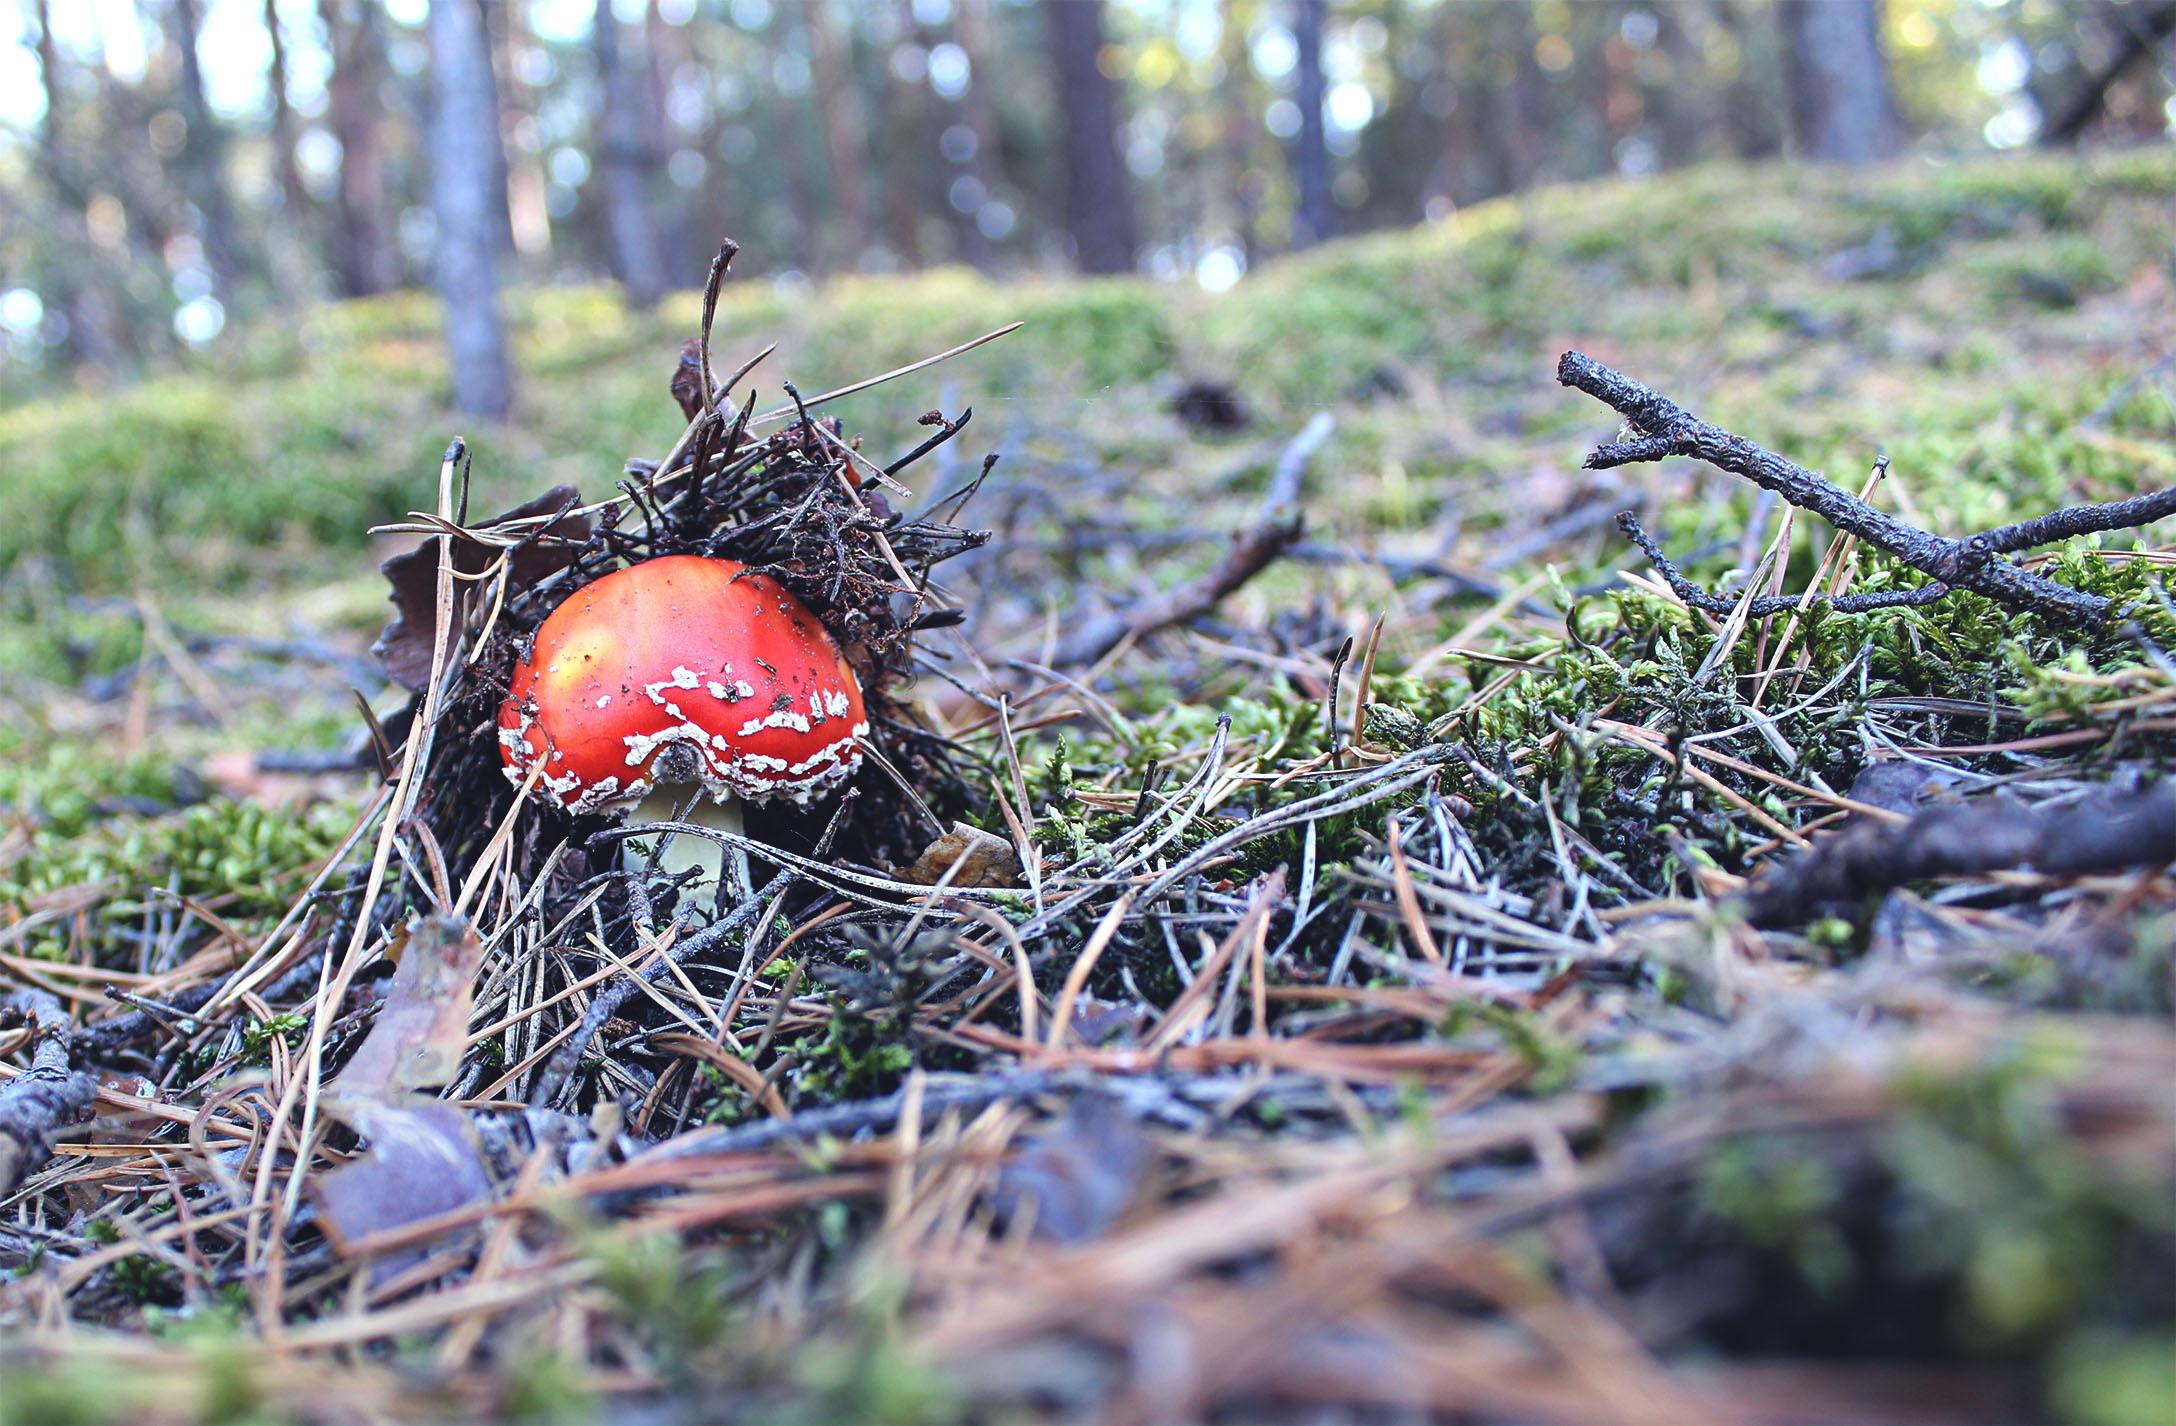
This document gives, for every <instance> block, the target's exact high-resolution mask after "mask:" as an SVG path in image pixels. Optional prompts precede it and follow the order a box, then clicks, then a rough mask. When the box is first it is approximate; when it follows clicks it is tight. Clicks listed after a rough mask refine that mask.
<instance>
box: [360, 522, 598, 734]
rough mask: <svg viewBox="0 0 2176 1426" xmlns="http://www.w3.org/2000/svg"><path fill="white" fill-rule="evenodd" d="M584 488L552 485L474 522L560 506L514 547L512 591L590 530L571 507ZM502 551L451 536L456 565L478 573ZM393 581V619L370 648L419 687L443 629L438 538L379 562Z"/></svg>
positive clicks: (391, 673) (391, 671) (570, 553)
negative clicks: (555, 514) (440, 624)
mask: <svg viewBox="0 0 2176 1426" xmlns="http://www.w3.org/2000/svg"><path fill="white" fill-rule="evenodd" d="M581 503H582V493H581V492H580V491H578V490H576V489H575V488H574V487H573V486H571V485H555V486H553V487H552V488H551V489H549V490H547V491H545V492H544V493H543V494H542V495H539V496H538V497H537V498H536V499H534V500H531V501H528V502H526V503H524V504H521V505H517V506H515V507H514V508H513V509H511V510H509V511H507V512H506V513H505V514H503V515H495V516H493V517H492V518H491V519H489V520H482V521H478V522H477V523H476V526H475V528H477V529H488V528H490V527H491V526H493V525H498V524H503V523H505V522H506V521H508V520H523V519H531V518H534V517H536V516H539V515H549V514H551V513H552V512H554V511H560V512H563V513H561V514H560V516H559V518H558V519H556V520H553V521H551V522H550V523H549V524H547V525H545V526H544V527H543V529H542V530H541V531H540V532H535V533H537V535H538V538H535V539H531V540H530V541H529V542H528V543H526V544H524V545H522V546H521V547H520V548H519V549H517V550H515V551H514V552H513V554H512V556H511V557H510V559H509V561H508V569H507V592H508V593H510V594H511V593H516V592H518V591H520V590H523V589H527V588H528V587H529V586H530V585H532V584H535V583H536V582H537V581H538V580H540V579H543V578H544V577H545V576H547V575H551V574H556V573H558V572H559V571H560V570H562V569H564V568H566V566H567V565H568V564H569V563H570V562H571V561H572V560H573V558H574V552H575V550H576V549H577V548H578V547H579V546H580V545H581V544H582V543H583V542H584V541H586V540H587V539H588V538H589V534H590V521H589V517H588V516H586V515H576V514H573V513H572V512H573V511H574V510H576V509H578V508H580V506H581ZM500 553H501V551H500V549H499V547H498V546H496V545H488V544H485V543H484V542H483V541H481V540H468V539H458V540H455V541H454V542H453V567H454V568H455V569H456V570H459V571H460V572H461V573H462V574H468V575H477V574H482V573H483V572H484V571H485V570H487V569H489V568H491V564H492V562H493V561H494V560H496V559H497V558H498V557H499V555H500ZM378 569H379V571H380V572H381V573H383V574H384V575H385V578H386V582H387V583H388V584H390V585H392V587H393V588H392V593H391V594H390V595H388V596H387V597H388V598H390V599H391V600H392V601H393V622H392V623H390V624H388V625H386V626H385V632H383V633H381V634H380V635H378V642H377V643H375V644H373V645H371V650H370V651H371V652H372V653H374V654H376V655H377V656H378V662H379V663H380V664H382V665H383V666H384V668H385V672H386V676H387V677H389V678H391V679H392V680H393V681H394V682H395V683H398V684H399V685H401V687H403V688H406V689H409V690H411V691H413V692H416V693H421V692H422V691H423V685H424V684H425V683H426V682H428V681H429V679H430V676H431V645H432V644H433V643H434V642H435V641H436V639H437V632H438V540H437V539H435V538H426V539H425V540H424V541H423V543H421V544H420V545H417V546H416V547H415V548H414V549H412V550H408V551H406V552H405V553H402V554H397V555H395V556H393V557H392V558H391V559H389V560H387V561H386V562H385V563H383V564H381V565H379V566H378Z"/></svg>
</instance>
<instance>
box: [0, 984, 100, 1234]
mask: <svg viewBox="0 0 2176 1426" xmlns="http://www.w3.org/2000/svg"><path fill="white" fill-rule="evenodd" d="M0 1009H5V1010H8V1011H12V1012H15V1013H16V1014H18V1015H20V1016H22V1017H23V1018H25V1019H27V1020H29V1021H30V1022H31V1023H32V1024H34V1025H36V1026H37V1038H36V1048H35V1049H33V1050H32V1051H31V1054H30V1068H29V1069H27V1070H25V1071H23V1072H22V1073H21V1074H19V1075H17V1076H16V1077H15V1078H14V1079H12V1080H10V1081H8V1082H7V1083H6V1084H5V1085H0V1197H5V1196H6V1195H8V1194H10V1193H13V1192H14V1191H15V1188H16V1185H18V1184H20V1183H21V1182H22V1181H23V1180H24V1179H26V1178H28V1177H30V1175H31V1174H33V1173H35V1172H36V1171H37V1170H38V1169H39V1168H40V1167H41V1166H42V1165H43V1164H44V1163H45V1161H46V1159H47V1158H48V1157H50V1156H51V1155H52V1152H53V1136H54V1135H55V1134H57V1133H59V1132H60V1130H62V1129H64V1128H66V1127H67V1126H68V1125H70V1124H73V1123H75V1122H76V1121H77V1120H78V1119H81V1118H82V1117H83V1115H84V1112H85V1111H86V1110H88V1109H89V1108H90V1107H91V1097H92V1095H93V1094H94V1093H95V1092H96V1086H95V1084H94V1083H93V1081H92V1079H91V1077H90V1076H89V1075H87V1074H83V1073H81V1072H79V1071H77V1070H76V1069H75V1068H74V1057H73V1053H72V1050H71V1045H70V1033H71V1031H72V1029H73V1026H72V1024H71V1022H70V1021H69V1019H68V1012H67V1011H66V1010H64V1009H62V1008H61V1003H60V1001H59V1000H57V999H55V998H54V997H53V996H51V995H48V994H46V993H45V992H44V991H42V990H17V991H11V992H10V993H9V994H8V995H7V996H6V997H5V998H0Z"/></svg>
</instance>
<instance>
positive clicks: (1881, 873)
mask: <svg viewBox="0 0 2176 1426" xmlns="http://www.w3.org/2000/svg"><path fill="white" fill-rule="evenodd" d="M2171 861H2176V779H2167V778H2164V779H2162V780H2161V781H2159V782H2156V783H2154V784H2152V785H2151V786H2148V787H2145V788H2115V787H2105V788H2099V789H2096V790H2095V791H2093V792H2090V793H2087V794H2086V795H2084V796H2082V797H2076V798H2071V799H2068V800H2065V801H2062V802H2051V803H2043V804H2040V805H2038V806H2025V805H2023V804H2021V803H2019V802H2017V801H2016V800H2015V799H2013V798H2007V797H2005V798H1997V799H1993V800H1992V805H1990V800H1989V799H1984V798H1983V799H1977V800H1974V801H1969V802H1958V803H1954V804H1951V805H1949V806H1946V807H1935V808H1930V809H1929V810H1927V811H1925V812H1922V813H1920V814H1919V815H1918V816H1916V817H1914V818H1912V819H1911V820H1910V821H1909V822H1901V823H1887V822H1862V823H1860V824H1859V825H1857V826H1855V827H1853V828H1851V829H1850V830H1848V831H1844V832H1839V833H1838V834H1836V835H1835V836H1833V837H1828V838H1826V839H1824V840H1823V841H1822V842H1821V843H1820V844H1819V845H1818V846H1816V847H1814V848H1813V849H1812V850H1810V851H1807V852H1804V853H1802V854H1801V855H1799V856H1797V857H1795V858H1793V859H1792V860H1790V861H1787V862H1784V863H1783V864H1781V865H1780V866H1778V867H1776V868H1775V869H1774V870H1773V871H1770V872H1769V873H1767V874H1766V875H1764V876H1762V877H1761V878H1759V879H1758V880H1756V881H1755V882H1754V883H1753V884H1752V886H1750V887H1749V888H1747V890H1746V891H1745V893H1744V903H1743V904H1744V907H1745V915H1746V919H1747V920H1749V921H1751V922H1752V923H1753V924H1754V925H1756V926H1792V925H1797V924H1799V923H1801V922H1804V921H1808V920H1810V919H1812V918H1813V917H1815V916H1817V915H1820V914H1821V913H1822V911H1823V910H1824V909H1825V908H1841V907H1850V906H1853V905H1857V904H1859V903H1862V902H1864V901H1866V900H1868V899H1869V898H1872V897H1876V896H1880V895H1881V894H1883V893H1885V892H1888V891H1890V890H1892V889H1894V888H1896V887H1899V886H1904V885H1907V884H1909V883H1911V882H1915V881H1926V880H1930V879H1932V878H1934V877H1943V876H1970V875H1974V874H1976V873H1981V872H1990V871H2016V870H2030V871H2039V872H2046V873H2048V874H2049V875H2052V876H2082V875H2084V874H2086V873H2088V872H2097V871H2115V870H2119V869H2121V868H2124V867H2139V866H2155V865H2161V864H2165V863H2168V862H2171Z"/></svg>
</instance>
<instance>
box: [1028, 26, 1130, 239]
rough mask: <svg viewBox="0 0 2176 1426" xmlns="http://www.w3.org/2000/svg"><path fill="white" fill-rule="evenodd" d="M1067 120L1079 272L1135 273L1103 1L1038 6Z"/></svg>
mask: <svg viewBox="0 0 2176 1426" xmlns="http://www.w3.org/2000/svg"><path fill="white" fill-rule="evenodd" d="M1043 18H1044V21H1045V23H1046V24H1047V25H1048V26H1049V30H1050V58H1051V64H1052V67H1053V68H1054V69H1055V70H1056V73H1057V79H1058V109H1059V113H1060V116H1061V117H1062V118H1063V119H1064V121H1065V226H1066V230H1067V231H1068V232H1070V233H1071V234H1072V235H1073V249H1074V259H1075V261H1076V262H1077V263H1078V264H1079V266H1080V269H1081V271H1083V272H1130V271H1132V270H1133V231H1134V230H1133V204H1132V199H1131V196H1130V195H1129V194H1128V193H1127V191H1126V166H1125V164H1124V163H1123V162H1121V161H1120V159H1119V157H1118V95H1117V91H1116V88H1115V87H1114V86H1113V85H1112V83H1111V81H1110V79H1109V78H1108V77H1107V76H1106V75H1105V74H1104V73H1103V71H1102V69H1101V68H1099V67H1098V65H1097V60H1098V57H1099V56H1100V55H1101V53H1102V50H1103V0H1043Z"/></svg>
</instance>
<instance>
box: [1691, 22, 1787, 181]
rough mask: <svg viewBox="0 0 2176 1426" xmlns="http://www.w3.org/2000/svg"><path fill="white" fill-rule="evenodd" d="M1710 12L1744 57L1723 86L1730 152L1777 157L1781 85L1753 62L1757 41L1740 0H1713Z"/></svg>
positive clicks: (1755, 157) (1750, 158)
mask: <svg viewBox="0 0 2176 1426" xmlns="http://www.w3.org/2000/svg"><path fill="white" fill-rule="evenodd" d="M1707 13H1708V16H1709V18H1711V19H1713V20H1714V21H1715V23H1716V24H1717V25H1719V26H1721V27H1722V28H1723V30H1724V31H1725V32H1727V33H1728V34H1729V36H1730V38H1731V40H1732V41H1733V42H1734V43H1735V44H1736V46H1737V51H1738V54H1739V55H1740V56H1741V57H1742V58H1741V61H1740V63H1739V64H1738V66H1737V73H1736V74H1735V75H1733V76H1732V77H1731V79H1730V82H1729V83H1728V84H1727V85H1726V86H1725V87H1724V89H1723V131H1724V132H1725V133H1726V134H1728V135H1729V136H1730V151H1731V152H1732V153H1734V154H1736V155H1737V156H1738V157H1739V158H1742V159H1746V160H1748V161H1755V160H1759V159H1766V158H1774V157H1775V156H1776V155H1777V154H1779V153H1781V152H1783V118H1782V115H1781V114H1779V113H1778V112H1777V105H1776V103H1775V91H1776V90H1777V89H1778V88H1781V87H1782V85H1781V84H1780V82H1778V81H1776V80H1774V78H1773V77H1772V76H1770V75H1769V74H1768V73H1766V72H1765V71H1766V68H1767V66H1765V65H1762V66H1758V67H1756V66H1755V65H1754V63H1753V57H1754V52H1755V48H1756V46H1757V44H1758V41H1757V40H1756V39H1755V38H1754V36H1753V35H1752V34H1751V33H1750V29H1751V27H1750V25H1749V23H1748V19H1747V16H1746V15H1745V14H1744V13H1743V11H1742V10H1741V8H1740V5H1739V4H1738V0H1710V4H1709V5H1708V8H1707Z"/></svg>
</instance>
